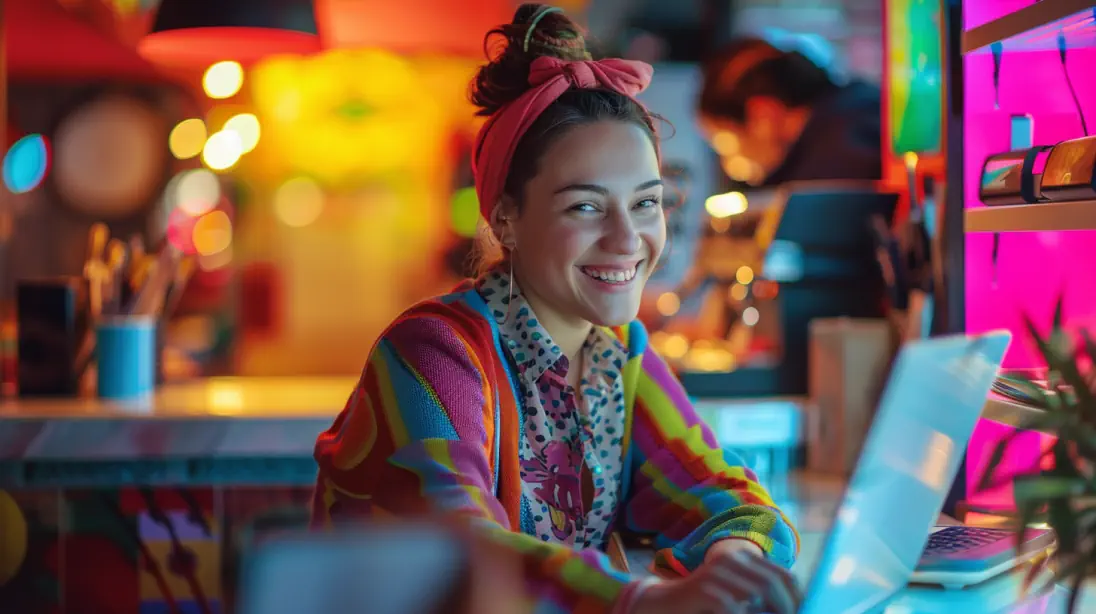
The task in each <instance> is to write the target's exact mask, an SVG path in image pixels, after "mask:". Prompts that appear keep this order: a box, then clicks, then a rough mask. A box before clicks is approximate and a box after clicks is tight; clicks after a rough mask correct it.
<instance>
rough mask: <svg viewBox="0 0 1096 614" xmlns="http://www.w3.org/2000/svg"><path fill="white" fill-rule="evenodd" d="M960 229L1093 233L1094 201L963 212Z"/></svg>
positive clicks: (988, 208)
mask: <svg viewBox="0 0 1096 614" xmlns="http://www.w3.org/2000/svg"><path fill="white" fill-rule="evenodd" d="M963 226H964V228H965V230H966V231H967V232H1040V231H1047V230H1096V200H1079V201H1074V202H1062V203H1040V204H1038V205H1009V206H1004V207H978V208H976V209H967V210H966V211H965V212H964V214H963Z"/></svg>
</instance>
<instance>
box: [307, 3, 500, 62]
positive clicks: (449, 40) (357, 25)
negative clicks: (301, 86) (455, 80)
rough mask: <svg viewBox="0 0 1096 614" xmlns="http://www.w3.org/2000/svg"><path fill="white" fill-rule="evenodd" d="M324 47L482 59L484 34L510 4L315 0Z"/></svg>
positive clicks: (494, 24)
mask: <svg viewBox="0 0 1096 614" xmlns="http://www.w3.org/2000/svg"><path fill="white" fill-rule="evenodd" d="M314 2H315V5H316V21H317V23H318V24H319V27H320V35H321V37H322V38H323V39H324V46H325V47H329V48H362V47H380V48H382V49H388V50H390V51H395V52H397V53H441V54H455V55H463V56H468V57H477V58H478V57H482V56H483V36H484V35H485V34H486V33H487V31H488V30H490V29H492V28H494V27H496V26H498V25H499V24H502V23H507V22H509V21H510V18H511V17H512V16H513V11H514V7H515V6H516V3H515V2H514V1H513V0H460V1H459V2H453V1H451V0H314Z"/></svg>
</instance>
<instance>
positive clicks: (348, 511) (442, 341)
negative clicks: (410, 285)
mask: <svg viewBox="0 0 1096 614" xmlns="http://www.w3.org/2000/svg"><path fill="white" fill-rule="evenodd" d="M463 330H466V329H463V328H462V327H460V326H455V325H453V323H452V322H450V321H447V320H446V319H445V318H442V317H436V316H430V317H416V318H408V319H405V320H403V321H400V322H398V323H397V324H395V325H394V326H393V327H392V328H391V329H390V330H389V331H388V332H387V333H386V334H385V336H384V337H383V338H382V339H381V340H380V341H379V342H378V344H377V346H376V347H375V348H374V351H373V352H372V354H371V356H370V358H369V362H368V364H367V365H366V367H365V370H364V373H363V375H362V378H361V381H360V383H359V385H358V386H357V388H356V389H355V390H354V392H353V394H352V396H351V398H350V400H349V402H348V403H347V406H346V408H345V409H344V410H343V411H342V413H341V414H340V415H339V416H338V418H337V419H336V421H335V423H334V425H332V427H331V428H330V429H328V430H327V431H326V432H324V433H323V434H322V435H320V438H319V440H318V441H317V444H316V450H315V457H316V461H317V463H318V464H319V477H318V482H317V488H316V493H315V495H314V500H313V525H314V526H315V527H327V526H330V525H332V524H333V523H339V522H341V521H342V520H344V519H352V518H367V517H371V516H385V515H398V516H400V517H408V516H413V515H416V514H439V513H440V514H447V515H455V516H459V517H464V518H466V519H470V520H471V521H472V524H473V525H474V526H476V527H478V528H480V529H482V531H483V535H484V536H485V537H486V538H487V539H490V540H492V541H495V542H497V543H500V544H502V545H503V546H504V547H507V548H510V549H512V550H513V551H514V554H515V556H516V557H518V558H519V559H520V560H522V561H523V569H524V577H525V589H526V592H525V595H526V598H527V599H526V602H527V604H528V611H530V612H532V611H535V612H538V613H540V612H546V613H551V612H584V613H590V614H594V613H600V612H610V611H611V609H612V607H613V604H614V603H615V602H616V601H617V600H618V598H623V597H624V596H626V595H627V594H629V593H631V591H632V589H633V588H634V584H630V579H629V578H628V577H627V576H626V575H624V574H621V573H619V572H617V571H615V570H614V569H613V568H612V566H611V563H610V561H609V559H608V557H606V556H605V555H604V554H602V553H601V552H597V551H594V550H586V551H581V552H580V551H576V550H573V549H571V548H567V547H564V546H560V545H556V544H549V543H545V542H542V541H540V540H539V539H536V538H535V537H533V536H529V535H525V534H523V533H520V532H515V531H517V530H518V529H517V527H513V526H511V520H510V518H508V514H507V512H506V510H504V509H503V506H502V505H501V504H500V502H499V499H498V498H496V497H495V495H494V481H495V480H494V475H493V471H492V468H491V467H490V461H489V457H488V453H489V451H490V450H492V449H497V448H495V447H494V443H493V438H494V428H493V415H494V411H495V410H494V401H493V400H492V399H493V395H494V392H493V389H492V384H491V378H490V377H489V376H488V371H487V370H486V369H485V367H484V365H483V364H481V362H480V357H483V356H485V354H484V353H482V352H483V351H493V347H490V348H477V347H476V346H475V343H476V342H475V341H474V340H472V339H471V337H473V335H470V334H462V331H463Z"/></svg>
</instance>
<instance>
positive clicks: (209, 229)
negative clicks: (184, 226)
mask: <svg viewBox="0 0 1096 614" xmlns="http://www.w3.org/2000/svg"><path fill="white" fill-rule="evenodd" d="M193 234H194V237H193V243H194V251H195V252H197V253H198V255H199V256H213V255H215V254H219V253H221V252H223V251H224V250H226V249H228V247H229V246H230V245H232V220H230V219H229V218H228V214H227V213H225V212H224V211H210V212H209V213H207V214H205V215H203V216H202V217H200V218H198V221H197V222H195V223H194V230H193Z"/></svg>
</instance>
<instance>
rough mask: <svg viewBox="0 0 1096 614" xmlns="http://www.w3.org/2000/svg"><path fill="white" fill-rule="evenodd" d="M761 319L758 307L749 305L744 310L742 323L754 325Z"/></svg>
mask: <svg viewBox="0 0 1096 614" xmlns="http://www.w3.org/2000/svg"><path fill="white" fill-rule="evenodd" d="M760 319H761V313H760V312H759V311H758V310H757V307H747V308H745V309H743V310H742V323H743V324H745V325H746V326H753V325H755V324H757V321H758V320H760Z"/></svg>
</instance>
